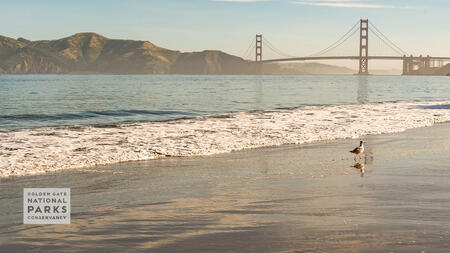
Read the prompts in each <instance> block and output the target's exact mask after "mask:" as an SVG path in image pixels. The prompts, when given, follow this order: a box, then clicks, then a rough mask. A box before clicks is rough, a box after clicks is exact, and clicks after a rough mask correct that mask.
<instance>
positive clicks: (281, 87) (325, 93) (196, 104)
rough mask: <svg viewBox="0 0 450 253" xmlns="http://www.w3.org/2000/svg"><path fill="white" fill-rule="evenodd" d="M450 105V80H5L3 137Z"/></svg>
mask: <svg viewBox="0 0 450 253" xmlns="http://www.w3.org/2000/svg"><path fill="white" fill-rule="evenodd" d="M449 98H450V79H449V78H448V77H426V76H405V77H400V76H228V75H226V76H183V75H162V76H161V75H136V76H133V75H126V76H121V75H0V130H1V129H24V128H35V127H45V126H58V125H79V124H116V123H132V122H141V121H145V122H147V121H161V120H171V119H179V118H186V117H195V116H198V115H204V114H217V113H228V112H237V111H253V110H271V109H280V108H296V107H299V106H304V105H341V104H357V103H373V102H392V101H436V100H448V99H449Z"/></svg>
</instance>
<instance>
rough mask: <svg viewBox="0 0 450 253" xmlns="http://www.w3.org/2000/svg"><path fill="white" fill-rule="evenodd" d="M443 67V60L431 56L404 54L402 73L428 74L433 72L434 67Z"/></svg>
mask: <svg viewBox="0 0 450 253" xmlns="http://www.w3.org/2000/svg"><path fill="white" fill-rule="evenodd" d="M440 67H442V60H436V59H433V58H432V57H431V56H429V55H427V57H422V55H421V56H419V57H414V56H412V55H410V56H406V55H404V56H403V72H402V75H424V74H425V75H427V74H432V73H433V69H434V68H440Z"/></svg>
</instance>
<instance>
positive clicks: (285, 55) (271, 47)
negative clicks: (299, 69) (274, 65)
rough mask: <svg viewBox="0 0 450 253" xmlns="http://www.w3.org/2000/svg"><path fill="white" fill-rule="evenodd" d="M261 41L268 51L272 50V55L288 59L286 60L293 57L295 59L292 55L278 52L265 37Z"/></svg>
mask: <svg viewBox="0 0 450 253" xmlns="http://www.w3.org/2000/svg"><path fill="white" fill-rule="evenodd" d="M263 41H264V43H265V45H266V46H267V47H268V48H269V49H270V50H272V52H274V53H276V54H278V55H280V56H283V57H288V58H293V57H295V56H293V55H290V54H287V53H285V52H283V51H281V50H279V49H278V48H277V47H275V46H274V45H273V44H272V43H270V41H269V40H267V39H266V38H265V37H263Z"/></svg>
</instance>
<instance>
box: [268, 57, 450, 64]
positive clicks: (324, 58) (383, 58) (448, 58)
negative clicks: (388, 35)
mask: <svg viewBox="0 0 450 253" xmlns="http://www.w3.org/2000/svg"><path fill="white" fill-rule="evenodd" d="M359 58H360V57H359V56H319V57H292V58H281V59H271V60H263V61H261V62H262V63H268V62H284V61H314V60H359ZM367 58H368V59H369V60H404V59H413V60H425V59H429V60H450V57H431V56H429V57H428V56H422V57H420V56H413V57H411V56H405V57H404V56H368V57H367Z"/></svg>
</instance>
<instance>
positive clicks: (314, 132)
mask: <svg viewBox="0 0 450 253" xmlns="http://www.w3.org/2000/svg"><path fill="white" fill-rule="evenodd" d="M446 121H450V101H444V102H412V103H410V102H399V103H379V104H364V105H337V106H306V107H301V108H298V109H295V110H277V111H261V112H241V113H232V114H225V115H215V116H205V117H198V118H195V119H188V120H177V121H168V122H148V123H139V124H128V125H127V124H124V125H113V126H68V127H47V128H39V129H29V130H20V131H7V132H0V140H1V141H0V177H7V176H11V175H27V174H36V173H43V172H46V171H55V170H60V169H68V168H82V167H90V166H95V165H101V164H110V163H116V162H124V161H137V160H145V159H155V158H160V157H165V156H191V155H211V154H217V153H224V152H230V151H233V150H241V149H245V148H255V147H262V146H274V145H282V144H302V143H310V142H315V141H321V140H333V139H339V138H359V137H361V136H364V135H368V134H381V133H395V132H401V131H404V130H406V129H410V128H417V127H426V126H431V125H433V124H435V123H441V122H446Z"/></svg>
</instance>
